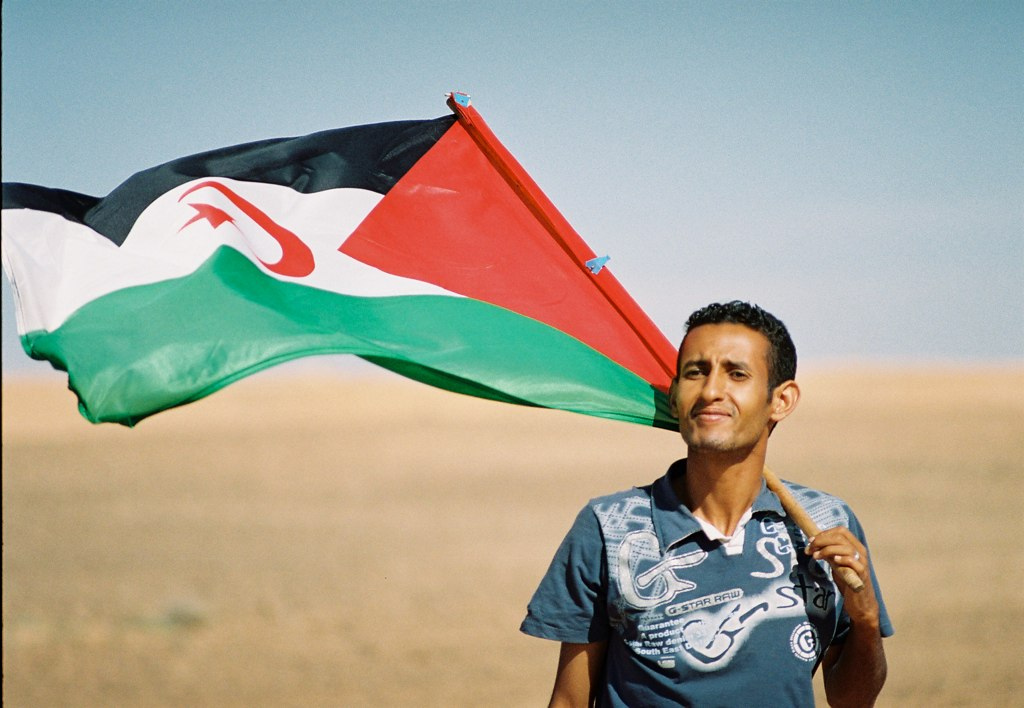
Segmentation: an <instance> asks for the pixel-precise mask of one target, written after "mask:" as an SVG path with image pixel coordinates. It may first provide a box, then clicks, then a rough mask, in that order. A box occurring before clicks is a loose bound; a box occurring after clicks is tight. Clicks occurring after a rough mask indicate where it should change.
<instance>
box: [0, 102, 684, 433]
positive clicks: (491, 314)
mask: <svg viewBox="0 0 1024 708" xmlns="http://www.w3.org/2000/svg"><path fill="white" fill-rule="evenodd" d="M448 105H449V107H450V108H451V109H452V111H453V114H452V115H447V116H444V117H441V118H437V119H433V120H416V121H398V122H389V123H380V124H373V125H363V126H355V127H348V128H340V129H335V130H328V131H325V132H321V133H315V134H312V135H308V136H304V137H297V138H281V139H274V140H266V141H261V142H255V143H249V144H244V145H238V146H234V147H229V148H223V149H218V150H213V151H210V152H205V153H202V154H198V155H194V156H191V157H185V158H182V159H179V160H175V161H172V162H169V163H166V164H164V165H160V166H157V167H154V168H151V169H148V170H145V171H142V172H139V173H137V174H135V175H134V176H132V177H130V178H129V179H128V180H127V181H125V182H124V183H123V184H121V185H120V186H119V187H117V188H116V189H114V191H112V192H111V193H110V194H109V195H107V196H106V197H103V198H97V197H92V196H88V195H84V194H78V193H74V192H69V191H66V190H59V189H50V188H44V187H38V186H34V185H26V184H17V183H4V185H3V240H2V250H3V264H4V269H5V271H6V273H7V276H8V278H9V280H10V282H11V285H12V289H13V292H14V297H15V304H16V307H17V318H18V329H19V335H20V337H21V342H22V346H23V347H24V349H25V351H26V352H27V353H28V355H29V356H31V357H33V358H35V359H40V360H48V361H49V362H51V364H52V365H53V366H54V367H55V368H58V369H60V370H63V371H66V372H67V375H68V382H69V386H70V388H71V389H72V390H73V391H74V392H75V394H76V395H77V396H78V401H79V410H80V412H81V413H82V415H83V416H84V417H86V418H87V419H88V420H90V421H93V422H117V423H121V424H125V425H134V424H135V423H136V422H138V421H139V420H141V419H143V418H145V417H146V416H149V415H152V414H154V413H157V412H159V411H162V410H166V409H168V408H171V407H174V406H180V405H183V404H186V403H189V402H191V401H195V400H197V399H199V398H202V397H204V396H206V395H209V394H210V393H213V392H214V391H216V390H218V389H220V388H222V387H224V386H226V385H228V384H230V383H231V382H233V381H236V380H238V379H240V378H242V377H244V376H247V375H249V374H252V373H254V372H256V371H260V370H262V369H265V368H267V367H270V366H273V365H275V364H278V363H281V362H284V361H288V360H291V359H295V358H299V357H305V356H312V355H319V354H338V353H348V354H355V355H357V356H360V357H362V358H364V359H367V360H369V361H371V362H373V363H375V364H378V365H380V366H382V367H385V368H387V369H390V370H392V371H394V372H397V373H399V374H401V375H403V376H406V377H409V378H411V379H415V380H418V381H421V382H424V383H427V384H430V385H433V386H438V387H440V388H443V389H447V390H451V391H457V392H460V393H465V394H469V395H473V396H479V397H483V398H489V399H494V400H498V401H505V402H510V403H517V404H524V405H530V406H540V407H545V408H554V409H561V410H566V411H573V412H576V413H582V414H586V415H593V416H599V417H603V418H609V419H614V420H623V421H629V422H634V423H640V424H644V425H653V426H657V427H664V428H674V427H675V423H674V421H673V420H672V419H671V418H670V416H669V414H668V409H667V405H666V400H665V392H666V390H667V388H668V383H669V380H670V378H671V375H672V368H673V366H674V348H673V347H672V345H671V344H670V343H669V342H668V340H667V339H665V337H664V335H662V334H661V332H660V331H659V330H658V328H657V327H656V326H655V325H654V324H653V323H652V322H651V321H650V320H649V319H648V318H647V316H646V315H645V314H644V312H643V311H642V309H641V308H640V307H639V306H638V305H637V304H636V303H635V302H634V301H633V299H632V298H630V296H629V295H628V294H627V292H626V291H625V290H624V289H623V288H622V286H621V285H620V284H619V283H618V281H616V280H615V278H614V277H613V276H612V274H611V272H610V271H609V270H608V268H607V267H606V266H605V262H606V261H607V257H598V256H597V255H596V254H595V253H594V252H593V251H591V250H590V249H589V248H588V247H587V246H586V244H585V243H584V242H583V240H582V239H581V238H580V237H579V235H578V234H576V232H575V231H573V229H572V227H571V226H569V224H568V223H567V222H566V221H565V219H564V217H562V215H561V214H559V213H558V211H557V209H555V207H554V206H553V205H552V204H551V202H550V201H549V200H548V199H547V198H546V197H545V196H544V194H543V193H542V192H541V191H540V189H539V188H538V187H537V185H536V184H535V183H534V182H533V181H532V179H530V177H529V175H528V174H527V173H526V172H525V171H524V170H523V168H522V167H521V166H520V165H519V164H518V163H517V162H516V161H515V159H514V158H513V157H512V155H511V154H510V153H509V152H508V151H507V150H506V149H505V147H504V146H503V145H501V143H500V142H499V141H498V140H497V138H496V137H495V136H494V135H493V133H492V132H491V131H490V129H489V128H488V127H487V125H486V124H485V123H484V122H483V120H482V119H481V117H480V115H479V113H477V111H476V110H475V108H473V107H472V106H471V105H469V102H468V97H465V96H464V95H463V94H452V95H450V96H449V100H448Z"/></svg>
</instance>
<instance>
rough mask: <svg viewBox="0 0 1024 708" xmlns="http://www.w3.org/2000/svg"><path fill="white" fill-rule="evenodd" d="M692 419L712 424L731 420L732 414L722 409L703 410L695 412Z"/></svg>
mask: <svg viewBox="0 0 1024 708" xmlns="http://www.w3.org/2000/svg"><path fill="white" fill-rule="evenodd" d="M690 417H691V418H693V419H695V420H702V421H705V422H709V423H710V422H715V421H718V420H725V419H726V418H731V417H732V413H731V412H730V411H727V410H723V409H721V408H701V409H700V410H695V411H694V412H693V413H691V414H690Z"/></svg>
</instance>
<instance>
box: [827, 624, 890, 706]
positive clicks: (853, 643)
mask: <svg viewBox="0 0 1024 708" xmlns="http://www.w3.org/2000/svg"><path fill="white" fill-rule="evenodd" d="M835 651H837V653H838V656H837V657H836V658H835V661H833V662H832V663H831V664H830V665H828V666H827V667H825V674H824V681H825V696H826V697H827V698H828V703H829V705H830V706H837V707H840V706H857V707H861V706H872V705H874V703H875V699H876V698H878V694H879V693H880V692H881V690H882V686H883V685H884V684H885V677H886V674H887V673H888V665H887V663H886V660H885V649H884V648H883V646H882V635H881V633H880V632H879V630H878V626H877V625H875V626H871V625H867V626H864V625H861V626H858V625H856V624H855V625H854V626H853V627H851V629H850V633H849V634H848V635H846V640H845V641H844V642H843V643H842V644H841V645H839V646H838V647H836V648H835Z"/></svg>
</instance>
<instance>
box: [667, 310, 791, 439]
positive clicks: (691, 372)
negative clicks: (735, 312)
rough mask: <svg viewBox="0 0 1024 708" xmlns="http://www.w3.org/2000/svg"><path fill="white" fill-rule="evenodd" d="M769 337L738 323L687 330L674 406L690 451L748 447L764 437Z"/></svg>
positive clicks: (769, 400)
mask: <svg viewBox="0 0 1024 708" xmlns="http://www.w3.org/2000/svg"><path fill="white" fill-rule="evenodd" d="M769 346H770V344H769V343H768V339H767V338H766V337H765V336H764V335H763V334H761V333H760V332H757V331H755V330H753V329H750V328H749V327H746V326H744V325H740V324H731V323H722V324H711V325H701V326H699V327H695V328H694V329H692V330H690V331H689V332H688V333H687V335H686V337H685V339H684V340H683V345H682V349H681V351H680V355H679V373H678V378H677V379H676V381H675V382H674V386H673V390H672V394H673V395H672V398H671V405H672V412H673V413H674V414H675V415H676V416H677V417H678V418H679V432H680V433H681V434H682V436H683V440H685V441H686V444H687V446H688V447H689V448H690V450H691V452H692V451H695V450H701V451H707V452H733V451H743V450H749V449H752V448H753V447H754V446H756V445H757V444H759V443H763V442H766V441H767V439H768V432H769V423H770V422H771V421H772V411H773V403H774V402H775V398H776V396H775V395H773V396H769V391H768V349H769Z"/></svg>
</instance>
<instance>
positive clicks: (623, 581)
mask: <svg viewBox="0 0 1024 708" xmlns="http://www.w3.org/2000/svg"><path fill="white" fill-rule="evenodd" d="M677 364H678V373H677V375H676V377H675V378H674V379H673V380H672V386H671V390H670V392H669V397H670V405H671V410H672V414H673V415H674V416H675V417H677V418H678V419H679V431H680V433H681V434H682V437H683V440H684V441H685V442H686V445H687V448H688V456H687V458H686V459H684V460H680V461H678V462H676V463H674V464H673V465H672V466H671V467H670V468H669V470H668V472H667V473H666V474H665V476H663V477H661V478H660V479H659V480H657V481H656V482H654V483H653V484H650V485H648V486H646V487H640V488H635V489H632V490H630V491H626V492H620V493H618V494H613V495H611V496H607V497H601V498H598V499H594V500H592V501H591V502H589V503H588V504H587V506H586V507H584V509H583V510H582V511H581V512H580V514H579V515H578V516H577V518H576V522H575V524H574V525H573V527H572V529H571V530H570V531H569V534H568V535H567V536H566V538H565V540H564V541H563V542H562V545H561V547H560V548H559V549H558V552H557V553H556V555H555V558H554V560H553V561H552V563H551V567H550V568H549V570H548V573H547V575H546V576H545V577H544V579H543V580H542V582H541V584H540V587H538V589H537V592H536V594H535V595H534V597H533V599H532V600H531V602H530V606H529V610H528V613H527V617H526V619H525V620H524V621H523V626H522V631H524V632H526V633H527V634H531V635H534V636H537V637H543V638H547V639H555V640H558V641H561V642H562V647H561V653H560V656H559V660H558V669H557V673H556V678H555V687H554V691H553V693H552V697H551V705H552V706H588V705H592V704H593V703H595V702H596V704H597V705H599V706H659V705H696V706H713V705H717V706H791V705H801V706H813V705H814V695H813V688H812V685H811V679H812V676H813V674H814V672H815V671H816V670H817V669H818V667H819V665H820V666H821V670H822V675H823V680H824V684H825V692H826V695H827V697H828V700H829V703H830V704H832V705H855V706H865V705H871V704H873V703H874V700H875V698H876V697H877V695H878V693H879V691H880V690H881V688H882V684H883V683H884V682H885V676H886V661H885V654H884V651H883V648H882V637H883V636H889V635H890V634H892V627H891V625H890V623H889V618H888V615H887V613H886V611H885V605H884V604H883V602H882V598H881V594H880V593H879V592H878V590H877V588H876V584H875V577H874V571H873V569H872V566H871V563H870V557H869V554H868V549H867V545H866V541H865V538H864V534H863V532H862V530H861V527H860V524H859V523H858V521H857V519H856V517H855V516H854V515H853V512H852V511H851V510H850V509H849V507H848V506H846V504H845V503H844V502H842V501H841V500H839V499H836V498H835V497H832V496H829V495H826V494H823V493H821V492H817V491H814V490H811V489H807V488H805V487H801V486H799V485H794V484H790V483H786V486H787V487H788V488H789V489H790V491H791V492H792V493H793V494H794V496H795V497H796V498H797V499H798V500H799V501H800V502H801V503H802V504H803V506H804V507H805V508H806V510H807V511H808V512H809V513H810V515H811V516H812V517H813V518H814V519H815V521H816V522H817V524H818V526H820V527H821V528H823V529H826V530H825V531H822V532H821V533H820V534H818V535H817V536H816V537H814V538H806V537H805V536H804V534H803V533H802V532H801V531H800V530H799V529H798V528H797V527H796V525H795V524H794V523H793V522H792V520H791V519H790V518H789V517H788V516H787V515H786V514H785V512H784V511H783V508H782V505H781V504H780V502H779V499H778V497H776V496H775V495H774V494H773V493H772V492H770V491H769V490H768V489H767V487H766V486H765V483H764V481H763V477H762V474H763V469H764V463H765V455H766V453H767V448H768V437H769V435H770V434H771V431H772V429H773V428H774V427H775V426H776V425H777V424H778V423H779V422H781V421H782V420H784V419H785V418H786V417H787V416H788V415H789V414H790V413H792V412H793V410H794V409H795V408H796V405H797V403H798V401H799V399H800V389H799V387H798V386H797V384H796V382H795V381H794V377H795V375H796V350H795V348H794V346H793V342H792V340H791V339H790V336H789V333H788V332H787V330H786V328H785V326H784V325H783V324H782V322H780V321H779V320H778V319H776V318H775V317H774V316H772V315H771V314H769V313H767V312H765V311H764V310H762V309H761V308H759V307H757V306H755V305H749V304H747V303H741V302H731V303H727V304H713V305H709V306H708V307H705V308H703V309H701V310H698V311H697V312H695V313H693V315H691V316H690V318H689V320H688V321H687V324H686V335H685V337H684V338H683V342H682V344H681V345H680V348H679V359H678V362H677ZM830 566H831V567H830ZM835 568H850V569H852V570H853V571H854V572H855V573H856V574H857V575H858V576H859V577H860V578H861V580H862V581H863V583H864V587H863V589H862V590H861V591H860V592H857V591H855V590H853V589H852V588H850V587H849V586H847V585H846V584H845V583H844V582H843V580H842V579H841V578H839V577H838V574H834V573H833V569H835Z"/></svg>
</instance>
